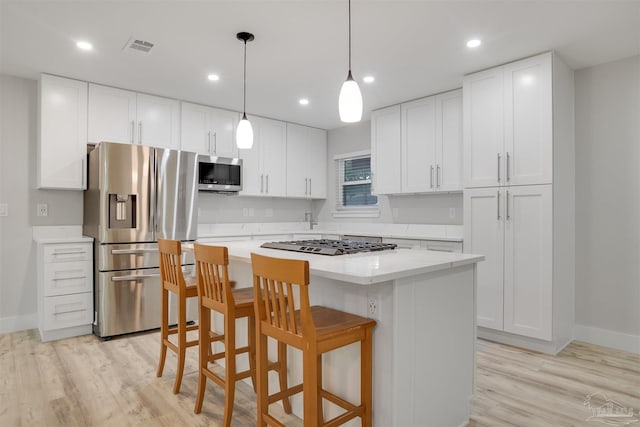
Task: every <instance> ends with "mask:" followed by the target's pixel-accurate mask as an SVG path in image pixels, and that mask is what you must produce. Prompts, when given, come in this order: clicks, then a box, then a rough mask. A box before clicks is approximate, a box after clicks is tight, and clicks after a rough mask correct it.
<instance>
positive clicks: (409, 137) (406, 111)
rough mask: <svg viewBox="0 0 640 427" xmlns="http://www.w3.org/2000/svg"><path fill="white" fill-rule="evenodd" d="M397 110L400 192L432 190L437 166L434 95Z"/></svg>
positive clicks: (406, 104) (434, 185)
mask: <svg viewBox="0 0 640 427" xmlns="http://www.w3.org/2000/svg"><path fill="white" fill-rule="evenodd" d="M400 109H401V111H402V128H401V139H402V145H401V150H400V151H401V153H402V154H401V157H402V169H401V171H402V192H403V193H418V192H426V191H434V190H435V189H436V177H435V173H436V169H437V161H436V98H435V97H433V96H430V97H428V98H423V99H418V100H416V101H412V102H406V103H404V104H402V105H401V106H400ZM396 173H397V172H396Z"/></svg>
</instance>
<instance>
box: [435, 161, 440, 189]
mask: <svg viewBox="0 0 640 427" xmlns="http://www.w3.org/2000/svg"><path fill="white" fill-rule="evenodd" d="M436 187H438V188H440V165H438V166H437V167H436Z"/></svg>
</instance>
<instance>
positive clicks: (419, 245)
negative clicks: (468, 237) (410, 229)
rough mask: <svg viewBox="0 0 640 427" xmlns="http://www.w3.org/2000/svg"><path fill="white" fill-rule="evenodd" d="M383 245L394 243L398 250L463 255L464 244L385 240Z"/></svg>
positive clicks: (439, 241)
mask: <svg viewBox="0 0 640 427" xmlns="http://www.w3.org/2000/svg"><path fill="white" fill-rule="evenodd" d="M382 243H394V244H396V245H397V247H398V249H421V250H426V251H436V252H455V253H462V242H449V241H444V240H419V239H396V238H387V237H385V238H383V239H382Z"/></svg>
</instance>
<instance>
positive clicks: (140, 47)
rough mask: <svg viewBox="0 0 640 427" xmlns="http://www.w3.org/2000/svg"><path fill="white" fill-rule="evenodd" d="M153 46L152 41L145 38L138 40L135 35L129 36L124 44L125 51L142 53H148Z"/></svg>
mask: <svg viewBox="0 0 640 427" xmlns="http://www.w3.org/2000/svg"><path fill="white" fill-rule="evenodd" d="M152 47H153V43H151V42H148V41H146V40H140V39H137V38H135V37H131V38H130V39H129V41H128V42H127V44H126V45H125V46H124V49H123V50H124V51H125V52H133V53H138V54H140V53H143V54H148V53H149V52H150V51H151V48H152Z"/></svg>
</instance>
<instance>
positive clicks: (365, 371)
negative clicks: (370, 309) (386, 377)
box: [360, 328, 373, 427]
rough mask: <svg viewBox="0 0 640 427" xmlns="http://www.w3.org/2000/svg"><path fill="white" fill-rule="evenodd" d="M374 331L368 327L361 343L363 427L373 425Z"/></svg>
mask: <svg viewBox="0 0 640 427" xmlns="http://www.w3.org/2000/svg"><path fill="white" fill-rule="evenodd" d="M372 335H373V331H372V329H371V328H367V329H366V331H365V338H364V340H363V341H361V344H360V399H361V404H362V405H363V406H364V414H363V415H362V427H371V426H372V425H373V417H372V413H371V408H372V404H373V397H372V392H371V390H373V380H372V377H373V360H372V359H373V338H372Z"/></svg>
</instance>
